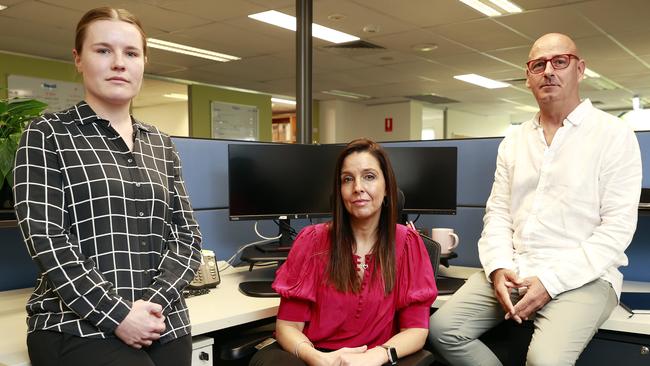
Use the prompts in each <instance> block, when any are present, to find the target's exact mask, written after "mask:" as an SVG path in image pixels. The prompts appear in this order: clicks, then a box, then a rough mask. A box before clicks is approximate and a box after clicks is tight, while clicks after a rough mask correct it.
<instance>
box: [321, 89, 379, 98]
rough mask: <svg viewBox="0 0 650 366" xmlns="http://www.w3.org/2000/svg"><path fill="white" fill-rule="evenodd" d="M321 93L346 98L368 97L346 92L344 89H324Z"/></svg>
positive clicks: (367, 96)
mask: <svg viewBox="0 0 650 366" xmlns="http://www.w3.org/2000/svg"><path fill="white" fill-rule="evenodd" d="M321 93H323V94H329V95H336V96H339V97H346V98H351V99H369V98H370V96H369V95H364V94H357V93H352V92H346V91H343V90H326V91H322V92H321Z"/></svg>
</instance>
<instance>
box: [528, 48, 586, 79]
mask: <svg viewBox="0 0 650 366" xmlns="http://www.w3.org/2000/svg"><path fill="white" fill-rule="evenodd" d="M571 58H575V59H576V60H579V59H580V57H578V56H576V55H573V54H570V53H564V54H561V55H555V56H553V57H550V58H536V59H534V60H530V61H528V62H526V67H527V68H528V72H530V73H531V74H541V73H542V72H544V70H546V63H547V62H549V61H550V62H551V66H553V69H555V70H562V69H566V68H567V67H569V64H570V63H571Z"/></svg>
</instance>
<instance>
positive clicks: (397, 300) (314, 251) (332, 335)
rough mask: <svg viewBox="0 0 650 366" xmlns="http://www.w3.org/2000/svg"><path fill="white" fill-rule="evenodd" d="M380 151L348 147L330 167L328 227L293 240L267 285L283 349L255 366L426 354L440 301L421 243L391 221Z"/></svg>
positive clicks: (391, 196)
mask: <svg viewBox="0 0 650 366" xmlns="http://www.w3.org/2000/svg"><path fill="white" fill-rule="evenodd" d="M397 190H398V188H397V184H396V181H395V175H394V173H393V169H392V167H391V164H390V161H389V160H388V156H387V154H386V152H385V151H384V150H383V149H382V148H381V146H379V145H378V144H377V143H375V142H373V141H371V140H368V139H358V140H354V141H352V142H350V143H349V144H348V145H347V147H346V148H345V149H344V150H343V152H342V153H341V155H340V156H339V158H338V160H337V163H336V175H335V177H334V196H335V197H336V199H335V200H334V210H333V220H332V222H329V223H325V224H318V225H312V226H308V227H306V228H305V229H303V230H302V231H301V232H300V234H298V236H297V237H296V239H295V241H294V244H293V247H292V249H291V252H290V253H289V256H288V258H287V261H286V262H285V263H284V265H282V266H281V267H280V269H279V270H278V272H277V275H276V280H275V282H274V283H273V288H274V289H275V290H276V291H277V292H278V293H279V294H280V295H281V302H280V309H279V311H278V316H277V323H276V338H277V341H278V343H279V346H278V345H277V344H273V345H271V346H267V347H265V348H263V349H262V350H260V351H259V352H258V353H256V354H255V356H254V357H253V359H252V360H251V365H255V366H258V365H310V366H311V365H366V366H367V365H383V364H385V363H388V364H396V363H393V362H396V361H397V358H401V357H404V356H406V355H409V354H411V353H414V352H416V351H418V350H420V349H421V348H422V346H423V345H424V342H425V340H426V337H427V332H428V324H429V309H430V307H431V304H432V303H433V301H434V300H435V298H436V295H437V289H436V285H435V282H434V277H433V270H432V268H431V262H430V260H429V257H428V255H427V251H426V249H425V247H424V244H423V243H422V240H421V239H420V236H419V235H418V234H417V233H416V232H415V231H413V230H411V229H409V228H407V227H406V226H403V225H398V224H396V221H397Z"/></svg>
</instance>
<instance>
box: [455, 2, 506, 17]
mask: <svg viewBox="0 0 650 366" xmlns="http://www.w3.org/2000/svg"><path fill="white" fill-rule="evenodd" d="M458 1H460V2H461V3H463V4H465V5H467V6H470V7H472V8H474V9H475V10H478V11H480V12H481V13H483V14H485V15H487V16H489V17H495V16H497V15H501V13H500V12H498V11H497V10H495V9H493V8H491V7H489V6H487V5H485V4H483V3H482V2H480V1H478V0H458Z"/></svg>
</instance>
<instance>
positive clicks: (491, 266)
mask: <svg viewBox="0 0 650 366" xmlns="http://www.w3.org/2000/svg"><path fill="white" fill-rule="evenodd" d="M500 268H505V269H509V270H511V271H514V268H515V264H514V263H513V262H512V261H504V260H495V261H492V262H490V263H487V264H484V265H483V271H484V272H485V278H486V279H487V281H488V282H489V283H492V279H491V278H490V275H491V274H492V272H494V271H496V270H497V269H500Z"/></svg>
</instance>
